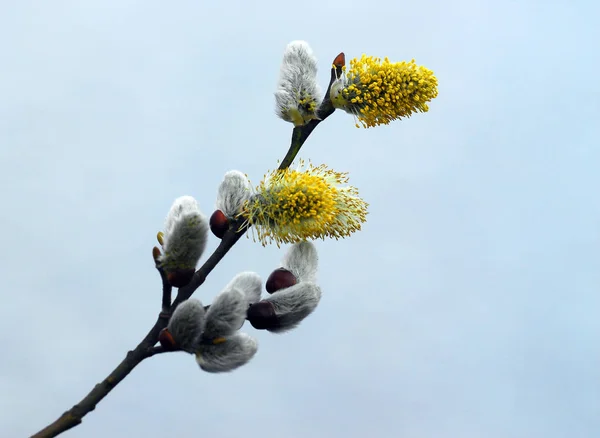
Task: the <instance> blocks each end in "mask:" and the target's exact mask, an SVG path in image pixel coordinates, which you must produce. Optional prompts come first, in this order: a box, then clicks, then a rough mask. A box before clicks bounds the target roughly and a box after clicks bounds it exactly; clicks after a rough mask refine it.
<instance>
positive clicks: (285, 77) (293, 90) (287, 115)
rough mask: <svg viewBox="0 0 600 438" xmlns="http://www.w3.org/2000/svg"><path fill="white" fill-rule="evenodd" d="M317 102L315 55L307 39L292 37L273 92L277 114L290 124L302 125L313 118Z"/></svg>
mask: <svg viewBox="0 0 600 438" xmlns="http://www.w3.org/2000/svg"><path fill="white" fill-rule="evenodd" d="M320 102H321V90H320V88H319V84H318V83H317V59H316V58H315V56H314V54H313V52H312V50H311V48H310V46H309V45H308V43H306V42H305V41H292V42H291V43H289V44H288V45H287V47H286V48H285V52H284V54H283V62H282V63H281V70H280V73H279V83H278V86H277V91H276V92H275V106H276V112H277V115H278V116H279V117H281V118H282V119H283V120H285V121H286V122H291V123H293V124H294V126H303V125H305V124H307V123H308V122H310V121H311V120H312V119H316V118H317V116H316V111H317V108H318V106H319V104H320Z"/></svg>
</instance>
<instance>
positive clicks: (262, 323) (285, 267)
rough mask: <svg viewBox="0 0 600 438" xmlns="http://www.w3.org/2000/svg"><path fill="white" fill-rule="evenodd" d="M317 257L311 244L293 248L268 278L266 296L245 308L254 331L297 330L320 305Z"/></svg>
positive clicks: (276, 331) (305, 243)
mask: <svg viewBox="0 0 600 438" xmlns="http://www.w3.org/2000/svg"><path fill="white" fill-rule="evenodd" d="M317 267H318V255H317V250H316V249H315V246H314V245H313V244H312V243H310V242H301V243H297V244H295V245H292V246H291V247H290V249H289V250H288V252H287V253H286V255H285V256H284V258H283V260H282V262H281V267H280V268H278V269H276V270H274V271H273V272H272V273H271V275H270V276H269V278H268V279H267V283H266V289H267V292H268V293H269V294H270V296H269V297H267V298H265V299H264V300H262V301H259V302H257V303H255V304H253V305H252V306H250V308H249V309H248V321H250V324H252V326H253V327H254V328H256V329H259V330H268V331H270V332H275V333H280V332H284V331H287V330H291V329H293V328H294V327H296V326H297V325H298V324H299V323H300V322H301V321H302V320H303V319H304V318H306V317H307V316H308V315H310V314H311V313H312V312H313V310H315V308H316V307H317V305H318V304H319V300H320V299H321V288H320V287H319V286H318V285H317V284H316V275H317Z"/></svg>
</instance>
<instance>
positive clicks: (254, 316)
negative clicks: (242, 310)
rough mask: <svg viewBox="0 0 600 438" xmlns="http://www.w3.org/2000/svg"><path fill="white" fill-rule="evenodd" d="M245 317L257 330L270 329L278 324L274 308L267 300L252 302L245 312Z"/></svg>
mask: <svg viewBox="0 0 600 438" xmlns="http://www.w3.org/2000/svg"><path fill="white" fill-rule="evenodd" d="M246 319H247V320H248V321H250V324H252V327H254V328H255V329H258V330H265V329H272V328H276V327H278V326H279V318H278V317H277V315H276V314H275V308H274V307H273V304H272V303H270V302H269V301H259V302H258V303H255V304H252V305H251V306H250V308H249V309H248V312H247V313H246Z"/></svg>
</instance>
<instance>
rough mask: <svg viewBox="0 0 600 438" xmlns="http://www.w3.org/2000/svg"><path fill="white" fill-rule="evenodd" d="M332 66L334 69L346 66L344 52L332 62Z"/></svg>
mask: <svg viewBox="0 0 600 438" xmlns="http://www.w3.org/2000/svg"><path fill="white" fill-rule="evenodd" d="M333 65H335V66H336V67H343V66H345V65H346V55H344V52H342V53H340V54H339V55H338V56H336V57H335V59H334V60H333Z"/></svg>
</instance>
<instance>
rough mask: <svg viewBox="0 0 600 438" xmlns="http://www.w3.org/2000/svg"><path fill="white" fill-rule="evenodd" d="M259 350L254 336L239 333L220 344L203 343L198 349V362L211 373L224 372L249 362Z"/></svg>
mask: <svg viewBox="0 0 600 438" xmlns="http://www.w3.org/2000/svg"><path fill="white" fill-rule="evenodd" d="M257 350H258V343H257V342H256V340H255V339H254V338H252V337H250V336H249V335H247V334H246V333H237V334H235V335H233V336H230V337H228V338H226V339H225V341H224V342H221V343H218V344H202V345H201V346H200V347H199V348H198V350H197V351H196V362H197V363H198V365H200V368H202V369H203V370H204V371H207V372H209V373H224V372H228V371H233V370H234V369H236V368H238V367H240V366H242V365H245V364H246V363H248V362H249V361H250V359H252V357H253V356H254V355H255V354H256V351H257Z"/></svg>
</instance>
